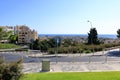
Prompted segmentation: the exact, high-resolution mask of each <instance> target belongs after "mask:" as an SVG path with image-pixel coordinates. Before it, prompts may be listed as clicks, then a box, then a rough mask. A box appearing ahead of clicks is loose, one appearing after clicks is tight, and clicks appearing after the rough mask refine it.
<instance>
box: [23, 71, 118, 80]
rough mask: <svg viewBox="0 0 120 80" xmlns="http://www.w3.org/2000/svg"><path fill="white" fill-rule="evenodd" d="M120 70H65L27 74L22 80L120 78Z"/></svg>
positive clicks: (111, 79) (114, 79)
mask: <svg viewBox="0 0 120 80" xmlns="http://www.w3.org/2000/svg"><path fill="white" fill-rule="evenodd" d="M119 75H120V72H81V73H80V72H63V73H34V74H25V76H24V77H23V78H22V79H21V80H120V76H119Z"/></svg>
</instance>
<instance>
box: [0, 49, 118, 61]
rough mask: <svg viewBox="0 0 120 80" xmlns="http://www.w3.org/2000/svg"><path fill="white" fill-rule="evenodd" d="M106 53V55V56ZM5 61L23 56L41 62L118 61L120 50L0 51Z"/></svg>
mask: <svg viewBox="0 0 120 80" xmlns="http://www.w3.org/2000/svg"><path fill="white" fill-rule="evenodd" d="M106 54H107V56H106ZM0 56H3V57H4V58H5V59H6V60H7V62H10V61H16V60H18V59H21V58H23V60H24V63H30V62H32V63H36V62H41V61H42V60H43V59H49V60H50V61H51V62H105V61H120V52H119V50H118V49H115V50H111V51H105V52H104V53H103V52H97V53H94V55H92V54H82V55H80V54H74V55H73V54H59V55H41V54H40V53H39V54H38V53H33V52H30V53H28V52H0Z"/></svg>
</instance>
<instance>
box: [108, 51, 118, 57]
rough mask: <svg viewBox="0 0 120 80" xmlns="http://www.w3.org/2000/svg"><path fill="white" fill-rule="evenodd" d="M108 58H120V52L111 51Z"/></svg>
mask: <svg viewBox="0 0 120 80" xmlns="http://www.w3.org/2000/svg"><path fill="white" fill-rule="evenodd" d="M107 56H110V57H120V51H111V52H108V53H107Z"/></svg>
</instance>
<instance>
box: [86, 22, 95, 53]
mask: <svg viewBox="0 0 120 80" xmlns="http://www.w3.org/2000/svg"><path fill="white" fill-rule="evenodd" d="M87 22H89V23H90V26H91V29H92V28H93V26H92V22H91V21H89V20H88V21H87ZM92 38H93V34H92V33H91V44H92V46H93V39H92ZM93 55H94V48H93Z"/></svg>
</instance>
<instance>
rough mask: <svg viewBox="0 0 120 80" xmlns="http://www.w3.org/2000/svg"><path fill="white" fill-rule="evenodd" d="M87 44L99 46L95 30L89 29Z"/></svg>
mask: <svg viewBox="0 0 120 80" xmlns="http://www.w3.org/2000/svg"><path fill="white" fill-rule="evenodd" d="M88 44H100V41H99V40H98V33H97V30H96V28H91V29H90V32H89V33H88Z"/></svg>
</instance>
